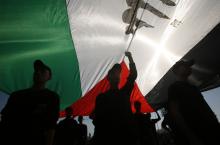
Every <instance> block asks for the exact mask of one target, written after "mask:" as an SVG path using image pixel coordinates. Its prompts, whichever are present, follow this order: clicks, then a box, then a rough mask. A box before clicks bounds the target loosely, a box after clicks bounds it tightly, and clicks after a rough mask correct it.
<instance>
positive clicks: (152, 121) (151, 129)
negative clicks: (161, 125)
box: [147, 112, 161, 145]
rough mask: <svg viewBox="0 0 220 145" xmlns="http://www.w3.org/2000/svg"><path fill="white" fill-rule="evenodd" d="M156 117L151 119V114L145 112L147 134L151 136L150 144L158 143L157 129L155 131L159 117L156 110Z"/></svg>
mask: <svg viewBox="0 0 220 145" xmlns="http://www.w3.org/2000/svg"><path fill="white" fill-rule="evenodd" d="M156 114H157V118H154V119H152V118H151V114H150V113H147V126H148V130H149V132H148V135H149V137H150V138H151V139H150V140H149V142H151V144H152V145H158V140H157V131H156V123H157V122H158V121H159V120H160V119H161V118H160V115H159V114H158V112H156Z"/></svg>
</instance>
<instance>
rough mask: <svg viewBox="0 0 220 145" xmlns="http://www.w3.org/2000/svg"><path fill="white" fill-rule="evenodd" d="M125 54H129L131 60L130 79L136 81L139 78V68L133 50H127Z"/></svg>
mask: <svg viewBox="0 0 220 145" xmlns="http://www.w3.org/2000/svg"><path fill="white" fill-rule="evenodd" d="M125 56H127V58H128V60H129V67H130V74H129V77H128V79H131V80H132V81H135V79H136V78H137V69H136V66H135V63H134V60H133V58H132V55H131V52H129V51H127V52H125Z"/></svg>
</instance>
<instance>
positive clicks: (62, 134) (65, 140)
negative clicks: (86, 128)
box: [55, 107, 79, 145]
mask: <svg viewBox="0 0 220 145" xmlns="http://www.w3.org/2000/svg"><path fill="white" fill-rule="evenodd" d="M65 113H66V118H65V119H63V120H61V121H60V122H59V123H58V125H57V129H56V135H55V145H77V144H78V142H79V141H78V134H79V132H78V128H77V125H78V123H77V122H76V120H74V118H73V117H72V114H73V110H72V108H71V107H67V108H66V109H65Z"/></svg>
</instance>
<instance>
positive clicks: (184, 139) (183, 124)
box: [168, 60, 220, 145]
mask: <svg viewBox="0 0 220 145" xmlns="http://www.w3.org/2000/svg"><path fill="white" fill-rule="evenodd" d="M193 64H194V61H193V60H190V61H183V60H180V61H178V62H176V64H174V66H173V68H172V71H173V73H174V74H175V76H176V78H177V81H176V82H174V83H173V84H171V85H170V86H169V88H168V113H169V117H170V118H169V122H170V127H171V129H172V130H173V132H174V134H175V136H176V137H175V140H176V142H177V144H182V145H185V144H191V145H197V144H199V145H217V144H220V143H219V141H218V140H219V138H220V135H219V134H220V133H219V131H220V126H219V123H218V120H217V118H216V116H215V114H214V113H213V111H212V110H211V108H210V107H209V105H208V104H207V103H206V101H205V99H204V97H203V95H202V94H201V92H200V90H199V89H198V88H197V87H196V86H195V85H193V84H191V83H189V81H188V78H189V76H190V75H191V74H192V68H191V67H192V65H193ZM213 131H216V132H213ZM217 132H218V133H217Z"/></svg>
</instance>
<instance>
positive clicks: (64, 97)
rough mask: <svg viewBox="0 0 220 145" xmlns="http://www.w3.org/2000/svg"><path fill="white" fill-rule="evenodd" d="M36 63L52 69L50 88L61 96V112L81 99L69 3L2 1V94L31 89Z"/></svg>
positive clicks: (0, 44) (44, 0)
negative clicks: (68, 9)
mask: <svg viewBox="0 0 220 145" xmlns="http://www.w3.org/2000/svg"><path fill="white" fill-rule="evenodd" d="M35 59H41V60H43V61H44V62H45V63H46V64H47V65H49V66H50V67H51V69H52V71H53V76H52V80H51V81H50V82H49V83H48V87H49V88H50V89H51V90H55V91H56V92H57V93H58V94H59V95H60V97H61V109H64V108H65V107H67V106H68V105H70V104H72V103H73V102H74V101H76V100H77V99H78V98H79V97H81V94H82V91H81V85H80V73H79V66H78V60H77V55H76V52H75V48H74V45H73V41H72V38H71V33H70V28H69V21H68V15H67V9H66V3H65V0H5V1H1V2H0V90H2V91H4V92H6V93H11V92H13V91H15V90H19V89H24V88H28V87H30V86H31V85H32V74H33V65H32V64H33V61H34V60H35Z"/></svg>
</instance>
